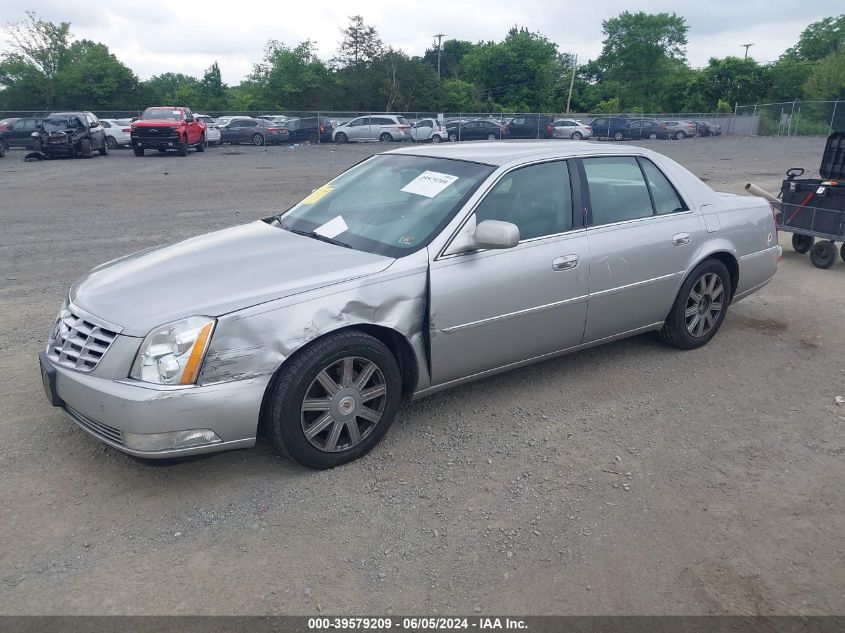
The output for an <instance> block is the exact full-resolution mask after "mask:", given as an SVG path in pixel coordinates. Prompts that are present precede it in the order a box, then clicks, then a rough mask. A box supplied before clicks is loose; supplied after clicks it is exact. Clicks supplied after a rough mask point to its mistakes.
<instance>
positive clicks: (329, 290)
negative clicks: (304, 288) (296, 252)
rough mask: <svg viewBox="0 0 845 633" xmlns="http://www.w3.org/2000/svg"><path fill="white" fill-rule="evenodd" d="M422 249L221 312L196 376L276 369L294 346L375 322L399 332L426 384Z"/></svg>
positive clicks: (235, 376) (218, 378) (239, 376)
mask: <svg viewBox="0 0 845 633" xmlns="http://www.w3.org/2000/svg"><path fill="white" fill-rule="evenodd" d="M427 283H428V252H427V250H426V249H421V250H419V251H418V252H416V253H414V254H412V255H409V256H407V257H403V258H401V259H397V260H395V261H394V262H393V263H392V264H391V265H390V266H389V267H388V268H386V269H385V270H383V271H381V272H379V273H375V274H373V275H371V276H368V277H364V278H358V279H354V280H350V281H347V282H343V283H340V284H337V285H333V286H328V287H324V288H320V289H316V290H313V291H309V292H305V293H302V294H297V295H293V296H290V297H286V298H283V299H277V300H274V301H270V302H267V303H262V304H260V305H257V306H253V307H251V308H247V309H244V310H239V311H237V312H233V313H231V314H227V315H224V316H222V317H220V319H219V320H218V323H217V327H216V328H215V332H214V336H213V338H212V341H211V346H210V348H209V350H208V354H207V356H206V358H205V362H204V363H203V367H202V371H201V374H200V380H199V382H200V384H211V383H218V382H225V381H232V380H243V379H247V378H253V377H256V376H262V375H267V374H272V373H274V372H275V371H276V370H277V369H278V368H279V366H280V365H281V364H282V363H283V362H284V361H285V360H286V359H288V358H290V356H291V355H292V354H293V353H294V352H296V351H297V350H298V349H300V348H302V347H303V346H305V345H307V344H308V343H310V342H311V341H313V340H315V339H317V338H319V337H321V336H324V335H326V334H329V333H330V332H334V331H336V330H340V329H343V328H347V327H353V326H376V327H379V328H384V329H386V330H392V331H393V332H396V333H398V334H399V335H401V336H402V337H403V338H404V339H405V341H407V343H408V344H409V345H410V347H411V349H412V350H413V355H414V357H415V360H416V364H417V368H416V369H417V376H418V379H417V384H416V385H411V386H410V390H411V391H416V390H418V389H420V388H424V387H427V386H428V384H429V382H430V381H429V372H428V362H427V356H426V325H425V323H426V310H427V306H426V298H427Z"/></svg>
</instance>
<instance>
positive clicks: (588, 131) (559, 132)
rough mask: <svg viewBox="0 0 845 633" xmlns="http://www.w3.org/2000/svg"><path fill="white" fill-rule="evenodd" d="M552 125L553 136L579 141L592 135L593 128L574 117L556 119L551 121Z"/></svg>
mask: <svg viewBox="0 0 845 633" xmlns="http://www.w3.org/2000/svg"><path fill="white" fill-rule="evenodd" d="M552 127H554V129H555V131H554V132H553V133H552V136H553V137H554V138H571V139H573V140H575V141H580V140H581V139H584V138H590V137H591V136H592V135H593V128H591V127H590V126H589V125H587V124H586V123H582V122H581V121H577V120H576V119H558V120H557V121H554V122H553V123H552Z"/></svg>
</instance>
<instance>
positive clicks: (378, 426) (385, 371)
mask: <svg viewBox="0 0 845 633" xmlns="http://www.w3.org/2000/svg"><path fill="white" fill-rule="evenodd" d="M271 389H272V392H271V394H270V415H269V419H268V421H267V423H268V427H269V429H268V430H269V432H270V437H271V439H272V440H273V443H274V444H275V445H276V447H277V448H278V449H279V450H280V451H282V452H283V453H287V454H289V455H290V456H291V457H292V458H293V459H295V460H296V461H298V462H299V463H300V464H302V465H304V466H307V467H308V468H315V469H321V470H322V469H326V468H333V467H335V466H340V465H341V464H345V463H347V462H351V461H352V460H355V459H357V458H359V457H361V456H363V455H365V454H366V453H368V452H369V451H370V450H371V449H372V448H373V447H374V446H375V445H376V444H378V442H379V441H380V440H381V438H382V437H383V436H384V434H385V433H386V432H387V430H388V428H389V427H390V425H391V424H392V422H393V419H394V418H395V417H396V412H397V410H398V409H399V403H400V399H401V395H402V384H401V377H400V372H399V365H398V363H397V362H396V359H395V358H394V356H393V354H392V353H391V352H390V350H389V349H388V348H387V347H386V346H385V345H384V344H383V343H382V342H381V341H379V340H378V339H375V338H373V337H372V336H369V335H367V334H364V333H362V332H355V331H347V332H339V333H336V334H330V335H328V336H325V337H323V338H321V339H319V340H317V341H315V342H314V343H312V344H311V345H309V346H308V347H306V348H305V349H304V350H302V351H301V352H300V353H298V354H297V355H295V356H294V357H293V358H292V359H291V360H290V361H289V362H288V363H287V364H286V365H285V366H283V367H282V369H281V371H280V373H279V374H278V376H277V377H276V379H275V380H274V382H273V385H272V387H271Z"/></svg>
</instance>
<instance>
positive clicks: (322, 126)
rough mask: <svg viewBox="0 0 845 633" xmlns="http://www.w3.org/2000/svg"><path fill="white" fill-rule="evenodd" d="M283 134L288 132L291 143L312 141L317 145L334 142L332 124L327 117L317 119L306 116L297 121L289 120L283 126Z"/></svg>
mask: <svg viewBox="0 0 845 633" xmlns="http://www.w3.org/2000/svg"><path fill="white" fill-rule="evenodd" d="M281 130H282V134H284V133H285V130H287V133H288V140H289V141H290V142H291V143H299V142H302V141H310V142H311V143H316V142H317V141H318V140H319V141H320V142H321V143H331V142H332V122H331V120H330V119H329V117H327V116H321V117H319V118H318V117H315V116H305V117H300V118H297V119H288V120H287V121H285V124H284V125H283V126H281Z"/></svg>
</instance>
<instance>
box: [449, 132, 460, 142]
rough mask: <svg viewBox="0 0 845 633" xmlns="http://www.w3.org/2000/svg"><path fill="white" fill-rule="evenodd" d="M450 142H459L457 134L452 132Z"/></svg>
mask: <svg viewBox="0 0 845 633" xmlns="http://www.w3.org/2000/svg"><path fill="white" fill-rule="evenodd" d="M449 140H450V141H453V142H454V141H457V140H458V135H457V134H455V133H454V132H451V133H450V134H449Z"/></svg>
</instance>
